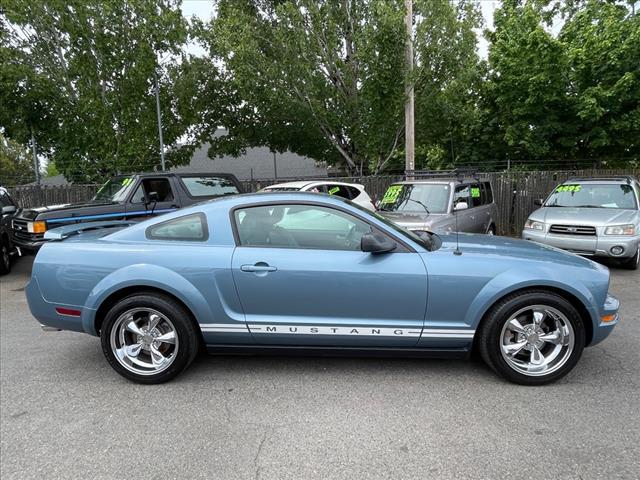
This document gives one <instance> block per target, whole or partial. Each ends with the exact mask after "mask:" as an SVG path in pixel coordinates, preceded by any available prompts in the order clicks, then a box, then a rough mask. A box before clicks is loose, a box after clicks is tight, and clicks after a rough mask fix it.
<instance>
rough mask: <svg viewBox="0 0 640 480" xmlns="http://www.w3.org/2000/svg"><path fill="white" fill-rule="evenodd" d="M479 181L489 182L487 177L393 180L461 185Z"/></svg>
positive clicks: (401, 182) (419, 183)
mask: <svg viewBox="0 0 640 480" xmlns="http://www.w3.org/2000/svg"><path fill="white" fill-rule="evenodd" d="M478 182H489V179H487V178H478V179H475V178H463V179H461V180H459V179H457V178H426V179H421V180H400V181H398V182H393V184H394V185H429V184H435V185H443V184H448V183H458V184H460V185H466V184H470V183H478Z"/></svg>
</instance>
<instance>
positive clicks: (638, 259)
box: [622, 247, 640, 270]
mask: <svg viewBox="0 0 640 480" xmlns="http://www.w3.org/2000/svg"><path fill="white" fill-rule="evenodd" d="M622 266H623V267H624V268H628V269H629V270H637V269H638V267H640V247H638V248H637V250H636V254H635V255H634V256H633V257H631V258H629V259H627V260H624V261H623V262H622Z"/></svg>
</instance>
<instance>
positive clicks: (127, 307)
mask: <svg viewBox="0 0 640 480" xmlns="http://www.w3.org/2000/svg"><path fill="white" fill-rule="evenodd" d="M135 309H143V310H144V309H151V310H155V311H156V312H159V313H160V314H162V315H164V316H165V317H166V318H167V319H168V320H170V322H171V323H172V326H173V327H174V329H175V335H176V337H177V339H178V345H179V346H178V347H177V352H175V356H174V358H173V360H172V363H171V364H170V366H169V367H168V368H166V369H165V370H163V371H161V372H159V373H156V374H146V375H143V374H138V373H135V372H133V371H130V370H128V369H127V368H125V366H124V365H123V364H122V363H121V362H120V360H118V358H116V355H115V353H114V351H113V348H112V345H111V341H112V338H111V334H112V331H113V330H114V327H116V324H117V322H119V319H120V318H121V316H122V315H123V314H124V313H125V312H128V311H132V310H135ZM114 334H115V333H114ZM200 339H201V335H200V332H199V330H198V327H197V325H196V323H195V321H194V320H193V318H192V316H191V314H190V313H189V312H188V311H186V310H185V308H184V307H183V306H182V305H180V304H179V303H177V302H176V301H174V300H173V299H171V298H170V297H168V296H164V295H161V294H157V293H150V292H148V293H141V294H134V295H130V296H128V297H125V298H124V299H122V300H120V301H119V302H118V303H116V304H115V305H114V306H113V307H111V309H110V310H109V311H108V312H107V314H106V315H105V318H104V322H103V323H102V328H101V331H100V340H101V344H102V351H103V353H104V356H105V357H106V359H107V361H108V362H109V364H110V365H111V366H112V367H113V369H114V370H115V371H116V372H118V373H119V374H120V375H122V376H123V377H125V378H126V379H128V380H131V381H133V382H137V383H143V384H157V383H163V382H167V381H169V380H171V379H173V378H174V377H175V376H177V375H178V374H179V373H181V372H182V371H183V370H185V369H186V368H187V367H188V366H189V365H190V364H191V363H192V362H193V360H194V359H195V357H196V355H197V354H198V351H199V350H200Z"/></svg>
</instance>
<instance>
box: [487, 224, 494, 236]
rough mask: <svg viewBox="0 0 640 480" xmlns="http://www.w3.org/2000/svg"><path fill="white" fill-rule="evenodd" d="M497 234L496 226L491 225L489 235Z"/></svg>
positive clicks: (488, 230)
mask: <svg viewBox="0 0 640 480" xmlns="http://www.w3.org/2000/svg"><path fill="white" fill-rule="evenodd" d="M495 234H496V226H495V225H493V224H492V225H489V228H488V229H487V235H495Z"/></svg>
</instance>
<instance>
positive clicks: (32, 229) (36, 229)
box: [27, 221, 47, 233]
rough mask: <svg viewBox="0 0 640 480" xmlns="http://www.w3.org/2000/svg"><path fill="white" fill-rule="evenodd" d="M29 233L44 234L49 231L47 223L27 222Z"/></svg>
mask: <svg viewBox="0 0 640 480" xmlns="http://www.w3.org/2000/svg"><path fill="white" fill-rule="evenodd" d="M27 231H28V232H29V233H44V232H46V231H47V222H43V221H40V222H27Z"/></svg>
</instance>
